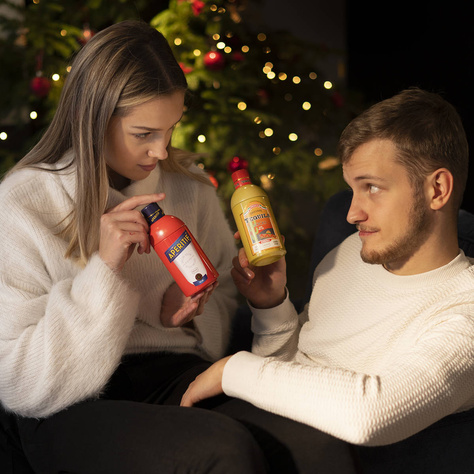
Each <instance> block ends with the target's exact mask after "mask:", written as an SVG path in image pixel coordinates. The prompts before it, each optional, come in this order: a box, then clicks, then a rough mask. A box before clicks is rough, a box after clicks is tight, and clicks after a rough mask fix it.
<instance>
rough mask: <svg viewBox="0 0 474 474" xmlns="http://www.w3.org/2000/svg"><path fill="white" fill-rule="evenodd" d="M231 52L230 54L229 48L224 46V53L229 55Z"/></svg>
mask: <svg viewBox="0 0 474 474" xmlns="http://www.w3.org/2000/svg"><path fill="white" fill-rule="evenodd" d="M231 52H232V48H231V47H230V46H226V47H225V48H224V53H227V54H229V53H231Z"/></svg>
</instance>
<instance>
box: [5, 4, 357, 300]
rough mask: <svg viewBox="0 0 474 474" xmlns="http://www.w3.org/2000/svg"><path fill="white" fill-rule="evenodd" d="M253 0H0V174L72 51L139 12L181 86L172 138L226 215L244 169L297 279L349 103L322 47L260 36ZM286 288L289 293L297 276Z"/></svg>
mask: <svg viewBox="0 0 474 474" xmlns="http://www.w3.org/2000/svg"><path fill="white" fill-rule="evenodd" d="M259 3H260V2H259V1H258V0H249V1H246V0H206V1H202V0H171V1H169V0H163V1H160V2H148V1H147V0H135V1H134V2H130V1H128V0H120V1H117V2H112V3H111V2H105V1H102V0H87V1H82V2H77V1H76V0H32V1H30V0H26V3H25V1H24V0H0V54H1V57H2V74H1V76H0V77H1V79H0V81H1V82H0V86H1V87H2V90H3V91H8V93H6V94H3V95H2V97H1V98H0V116H1V117H2V119H1V121H0V172H2V173H3V172H4V171H6V170H7V169H8V168H9V167H11V166H12V165H13V163H14V162H15V161H17V160H18V159H19V158H21V156H23V155H24V154H25V152H26V151H27V150H28V149H29V148H30V147H31V146H32V145H33V144H34V143H35V142H36V141H37V139H38V136H39V134H41V133H42V131H43V130H44V128H45V127H46V126H47V125H48V123H49V121H50V120H51V118H52V116H53V114H54V111H55V107H56V105H57V101H58V99H59V95H60V91H61V87H62V84H63V83H64V80H66V79H67V72H68V71H67V68H68V64H69V63H70V59H71V58H72V57H73V55H74V53H75V52H76V51H77V50H78V49H79V48H80V47H81V46H82V45H83V44H84V43H85V42H87V41H88V39H89V38H90V37H91V36H92V35H93V34H94V32H95V31H98V30H100V29H102V28H104V27H106V26H108V25H110V24H113V23H115V22H118V21H121V20H123V19H139V18H140V19H142V20H145V21H148V22H150V23H151V24H152V25H153V26H155V27H156V28H157V29H158V30H159V31H161V32H162V33H163V34H164V36H165V37H166V38H167V40H168V41H169V43H170V45H171V47H172V49H173V51H174V53H175V55H176V58H177V59H178V61H179V62H180V64H181V66H182V68H183V71H184V72H185V74H186V77H187V81H188V84H189V97H188V101H187V110H186V113H185V114H184V116H183V119H182V121H181V123H180V124H179V126H178V127H177V128H176V130H175V132H174V134H173V145H174V146H176V147H179V148H183V149H187V150H189V151H193V152H196V153H198V154H199V156H200V157H199V161H198V162H199V166H200V167H202V168H204V169H205V170H206V171H207V172H208V173H209V175H210V176H211V178H212V180H213V182H214V183H215V185H216V186H217V190H218V192H219V194H220V195H221V197H222V198H223V203H224V208H225V211H226V212H227V213H228V216H229V220H230V222H233V221H232V217H231V214H230V209H229V205H228V202H229V199H230V196H231V194H232V192H233V185H232V181H231V179H230V173H231V172H232V171H234V170H236V169H239V168H248V170H249V172H250V175H251V177H252V180H253V182H254V183H255V184H258V185H260V186H262V187H263V188H264V189H265V190H266V191H267V192H268V194H269V196H270V199H271V202H272V205H273V208H274V210H275V213H276V215H277V219H278V223H279V226H280V229H281V230H282V232H283V233H284V234H285V237H286V245H287V248H288V253H289V258H288V262H289V267H290V269H289V271H290V273H292V274H294V275H299V276H300V281H301V282H302V281H304V280H305V279H306V271H307V270H306V269H307V264H308V260H309V252H310V249H311V241H312V238H313V234H314V230H315V228H316V223H317V222H316V220H315V216H317V214H318V212H317V211H318V209H319V208H320V207H321V206H322V204H323V203H324V202H325V200H326V199H327V197H329V196H330V195H331V194H333V193H334V192H336V191H338V190H339V189H341V188H342V187H343V186H344V184H343V181H342V174H341V170H340V166H339V163H338V160H337V159H336V158H335V149H336V144H337V140H338V137H339V135H340V132H341V131H342V129H343V127H344V126H345V125H346V124H347V123H348V121H349V120H350V118H352V116H353V114H354V113H355V112H357V110H354V106H353V105H352V104H351V102H352V101H350V100H348V98H347V93H346V91H345V90H344V87H343V84H340V83H338V82H337V81H338V78H333V77H326V75H325V74H324V72H322V71H321V70H319V68H318V65H319V64H320V63H321V61H323V60H324V59H325V58H326V57H327V56H328V55H331V54H333V52H332V51H329V50H328V49H327V48H326V47H324V46H322V45H317V44H312V43H311V44H308V42H305V41H302V40H300V39H298V38H296V37H295V36H294V35H291V34H289V33H288V32H285V31H272V30H271V29H270V28H269V27H268V25H265V23H264V22H263V21H261V20H260V18H261V15H260V14H259ZM290 278H291V277H290ZM292 281H293V282H295V279H294V278H293V279H292ZM303 286H304V285H303ZM294 287H295V291H294V293H293V294H294V295H295V294H296V296H298V295H300V294H301V291H300V289H301V287H302V285H301V284H300V282H299V281H298V280H296V283H295V285H294Z"/></svg>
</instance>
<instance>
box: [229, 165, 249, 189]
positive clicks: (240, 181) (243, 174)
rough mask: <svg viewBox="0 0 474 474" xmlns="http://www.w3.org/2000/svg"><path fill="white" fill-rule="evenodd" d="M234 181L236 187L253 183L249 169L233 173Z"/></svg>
mask: <svg viewBox="0 0 474 474" xmlns="http://www.w3.org/2000/svg"><path fill="white" fill-rule="evenodd" d="M232 181H233V182H234V186H235V188H236V189H237V188H240V186H245V185H246V184H252V182H251V181H250V177H249V172H248V171H247V170H237V171H234V172H233V173H232Z"/></svg>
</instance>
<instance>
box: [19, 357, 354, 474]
mask: <svg viewBox="0 0 474 474" xmlns="http://www.w3.org/2000/svg"><path fill="white" fill-rule="evenodd" d="M208 366H209V363H207V362H205V361H203V360H202V359H200V358H198V357H195V356H192V355H176V354H174V355H171V354H153V355H139V356H138V355H137V356H129V357H126V358H125V359H124V361H123V363H122V364H121V365H120V367H119V368H118V370H117V371H116V373H115V374H114V376H113V377H112V378H111V380H110V383H109V384H108V386H107V388H106V390H105V393H104V394H103V395H102V396H101V398H100V399H98V400H88V401H85V402H82V403H79V404H77V405H75V406H72V407H70V408H68V409H67V410H63V411H62V412H60V413H57V414H55V415H53V416H51V417H48V418H45V419H40V420H37V419H30V418H27V419H25V418H23V419H21V418H18V419H16V423H17V425H18V431H19V436H20V440H21V443H22V448H23V451H24V453H25V454H26V457H27V459H28V461H29V463H30V464H31V466H32V467H33V469H34V471H35V472H38V473H45V474H54V473H74V474H83V473H84V474H94V473H104V474H105V473H110V474H122V473H123V474H132V473H133V474H135V473H136V474H146V473H154V474H157V473H159V474H167V473H196V474H197V473H219V474H220V473H222V474H232V473H236V474H251V473H259V474H261V473H265V472H271V473H285V474H291V473H296V472H298V473H312V474H313V473H334V472H337V473H338V474H345V473H352V472H354V470H353V467H352V459H351V451H350V449H349V446H348V445H346V443H343V442H341V441H339V440H336V439H335V438H332V437H330V436H327V435H325V434H323V433H321V432H319V431H317V430H315V429H313V428H310V427H308V426H306V425H303V424H301V423H297V422H294V421H291V420H288V419H286V418H283V417H280V416H277V415H273V414H271V413H268V412H265V411H263V410H260V409H258V408H256V407H254V406H252V405H250V404H248V403H246V402H243V401H240V400H235V399H230V398H228V397H226V396H221V397H215V398H214V399H210V400H209V401H206V402H203V403H202V404H201V406H200V407H193V408H182V407H179V406H177V405H179V402H180V400H181V396H182V394H183V393H184V391H185V390H186V388H187V386H188V385H189V383H190V382H191V381H192V380H194V378H195V377H196V376H197V375H198V374H199V373H200V372H202V371H203V370H205V369H206V368H207V367H208Z"/></svg>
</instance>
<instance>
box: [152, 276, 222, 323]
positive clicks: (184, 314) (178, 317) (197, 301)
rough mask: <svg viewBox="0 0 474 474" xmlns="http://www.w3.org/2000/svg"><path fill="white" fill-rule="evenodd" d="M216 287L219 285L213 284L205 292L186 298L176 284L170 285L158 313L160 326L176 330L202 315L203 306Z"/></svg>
mask: <svg viewBox="0 0 474 474" xmlns="http://www.w3.org/2000/svg"><path fill="white" fill-rule="evenodd" d="M218 286H219V283H218V282H215V283H213V284H212V285H210V286H208V287H207V288H206V289H205V290H203V291H200V292H199V293H197V294H195V295H193V296H187V297H186V296H184V293H183V292H182V291H181V289H180V288H179V286H178V285H177V283H172V284H171V285H170V287H169V288H168V289H167V290H166V292H165V294H164V295H163V301H162V303H161V311H160V320H161V324H162V325H163V326H164V327H166V328H176V327H180V326H183V325H184V324H186V323H188V322H189V321H191V320H192V319H194V317H195V316H198V315H200V314H202V312H203V311H204V306H205V304H206V303H207V302H208V301H209V298H210V297H211V295H212V292H213V291H214V290H215V289H216V288H217V287H218Z"/></svg>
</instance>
